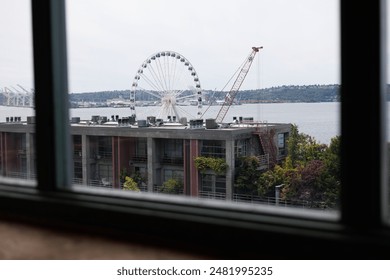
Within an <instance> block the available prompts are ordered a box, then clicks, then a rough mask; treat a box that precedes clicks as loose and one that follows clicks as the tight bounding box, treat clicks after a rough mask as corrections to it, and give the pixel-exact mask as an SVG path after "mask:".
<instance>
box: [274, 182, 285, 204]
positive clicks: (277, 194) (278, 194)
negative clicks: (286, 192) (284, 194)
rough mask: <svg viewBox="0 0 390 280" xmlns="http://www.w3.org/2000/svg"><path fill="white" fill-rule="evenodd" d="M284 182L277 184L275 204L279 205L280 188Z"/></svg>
mask: <svg viewBox="0 0 390 280" xmlns="http://www.w3.org/2000/svg"><path fill="white" fill-rule="evenodd" d="M283 186H284V184H280V185H277V186H275V205H276V206H278V205H279V196H280V188H281V187H283Z"/></svg>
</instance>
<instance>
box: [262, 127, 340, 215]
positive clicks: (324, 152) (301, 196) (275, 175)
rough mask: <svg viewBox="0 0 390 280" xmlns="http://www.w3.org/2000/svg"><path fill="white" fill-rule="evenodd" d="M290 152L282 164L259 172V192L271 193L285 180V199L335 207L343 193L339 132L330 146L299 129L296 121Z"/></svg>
mask: <svg viewBox="0 0 390 280" xmlns="http://www.w3.org/2000/svg"><path fill="white" fill-rule="evenodd" d="M288 152H289V154H288V156H287V158H286V159H285V161H284V162H283V164H282V165H276V166H275V167H274V168H273V169H271V170H269V171H267V172H264V173H262V174H261V175H260V177H259V180H258V194H259V195H261V196H269V195H271V193H272V192H273V191H274V187H275V186H276V185H279V184H284V187H283V188H282V190H281V197H282V199H290V200H306V201H309V202H311V205H312V207H322V208H323V207H334V206H335V205H336V204H337V203H338V201H339V194H340V160H339V157H340V155H339V154H340V136H337V137H334V138H332V139H331V143H330V145H329V146H327V145H325V144H320V143H318V142H317V141H316V140H315V139H314V138H313V137H311V136H309V135H306V134H303V133H299V131H298V127H297V126H295V125H294V126H293V128H292V130H291V134H290V137H289V140H288Z"/></svg>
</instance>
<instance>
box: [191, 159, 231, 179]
mask: <svg viewBox="0 0 390 280" xmlns="http://www.w3.org/2000/svg"><path fill="white" fill-rule="evenodd" d="M194 162H195V167H196V168H197V169H198V170H199V171H200V173H204V172H205V171H206V170H208V169H211V170H213V171H214V172H215V173H216V174H218V175H223V174H225V173H226V170H227V168H228V165H227V164H226V162H225V160H224V159H222V158H213V157H202V156H200V157H196V158H195V159H194Z"/></svg>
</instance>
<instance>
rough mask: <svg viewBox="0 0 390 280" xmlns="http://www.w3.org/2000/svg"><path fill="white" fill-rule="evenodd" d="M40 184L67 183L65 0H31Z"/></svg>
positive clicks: (45, 186)
mask: <svg viewBox="0 0 390 280" xmlns="http://www.w3.org/2000/svg"><path fill="white" fill-rule="evenodd" d="M32 26H33V50H34V51H33V55H34V75H35V76H34V81H35V109H36V139H37V142H36V145H37V176H38V187H39V188H41V189H56V188H62V187H68V186H70V184H71V176H70V174H71V173H70V160H71V157H70V134H69V116H68V115H69V112H68V88H67V87H68V84H67V83H68V80H67V55H66V33H65V1H64V0H32Z"/></svg>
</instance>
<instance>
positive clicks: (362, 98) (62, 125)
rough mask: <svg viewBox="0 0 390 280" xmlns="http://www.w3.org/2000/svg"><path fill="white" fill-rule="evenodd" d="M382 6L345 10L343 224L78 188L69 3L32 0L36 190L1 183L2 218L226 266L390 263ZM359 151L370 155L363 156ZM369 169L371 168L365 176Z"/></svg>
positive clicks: (361, 4) (343, 0) (329, 218)
mask: <svg viewBox="0 0 390 280" xmlns="http://www.w3.org/2000/svg"><path fill="white" fill-rule="evenodd" d="M385 2H386V1H385V0H361V1H357V2H353V3H352V2H350V1H347V0H340V8H341V9H340V10H341V62H342V66H341V84H342V87H341V102H342V104H341V105H342V106H341V132H342V142H341V160H342V193H341V201H342V203H341V210H340V217H339V219H338V218H337V215H336V216H333V215H327V214H326V213H319V214H316V213H311V212H310V213H303V212H302V213H301V212H299V211H298V212H295V211H294V213H289V212H288V211H286V210H285V209H276V208H274V207H270V208H267V207H261V208H258V209H257V208H253V207H251V206H249V205H248V206H245V205H229V204H227V203H223V202H221V203H220V202H215V201H210V202H208V201H205V202H204V201H202V202H200V201H192V200H189V201H187V200H183V199H182V198H180V199H177V198H175V197H169V196H167V197H162V196H159V197H155V196H144V195H137V194H133V195H128V194H124V193H121V192H115V191H108V190H100V191H91V190H89V189H86V188H77V187H72V180H71V160H72V156H71V149H70V143H71V140H70V133H69V116H68V114H69V113H68V91H67V56H66V32H65V0H32V13H33V17H32V18H33V47H34V52H33V54H34V74H35V90H36V95H35V98H36V100H35V104H36V120H37V121H36V145H37V147H36V150H37V175H38V177H37V178H38V182H37V188H31V187H28V186H26V184H24V183H22V182H21V183H19V185H16V184H15V183H13V184H11V183H9V184H7V183H5V182H2V183H1V184H0V217H2V218H9V219H18V220H22V221H27V222H33V223H39V224H42V225H45V226H55V227H59V228H63V229H64V228H66V229H71V230H82V231H88V232H94V233H101V234H105V235H110V236H113V237H117V238H121V239H123V240H129V241H132V242H141V243H145V244H152V245H154V246H169V247H174V248H179V249H182V250H187V251H191V252H194V253H201V254H203V256H207V257H212V258H220V259H225V258H234V259H240V258H247V259H250V258H256V259H262V258H267V259H287V258H291V259H324V258H329V256H330V257H332V256H334V258H337V259H343V258H346V259H382V258H383V259H388V257H389V256H390V230H389V228H388V223H387V219H388V213H389V211H388V206H387V205H389V204H388V185H387V176H388V173H387V163H386V161H387V151H386V108H385V104H386V102H385V85H386V80H385V78H386V75H385V74H386V65H385V62H386V59H385V58H386V56H385V47H386V45H385V33H386V32H385V31H386V30H385V15H386V13H385V10H386V9H385ZM356 53H357V54H358V56H357V55H356ZM367 93H369V94H367ZM367 96H369V98H367ZM362 112H364V116H363V115H362ZM362 130H363V131H364V135H365V136H367V135H369V137H363V136H362ZM355 143H356V144H357V145H358V146H362V147H365V148H366V150H365V151H366V152H365V153H359V154H357V153H356V150H355V149H354V147H355ZM362 163H369V164H366V165H365V166H364V170H363V171H362ZM356 170H359V171H358V172H357V171H356ZM363 202H364V203H363ZM126 221H131V222H126ZM278 248H283V250H279V249H278Z"/></svg>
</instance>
